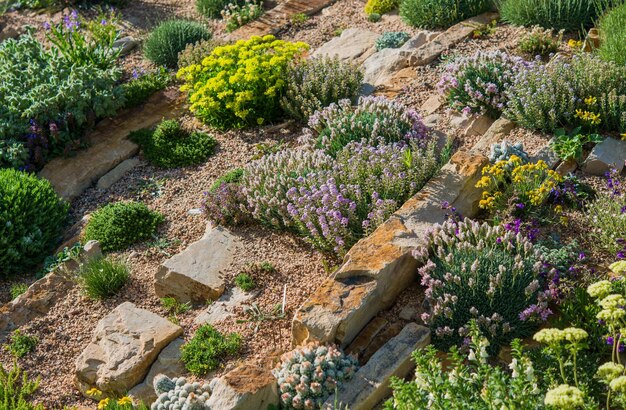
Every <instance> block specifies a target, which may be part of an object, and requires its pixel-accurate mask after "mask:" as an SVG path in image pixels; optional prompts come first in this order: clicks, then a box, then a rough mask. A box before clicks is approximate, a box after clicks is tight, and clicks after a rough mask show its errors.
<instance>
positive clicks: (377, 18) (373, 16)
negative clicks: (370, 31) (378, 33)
mask: <svg viewBox="0 0 626 410" xmlns="http://www.w3.org/2000/svg"><path fill="white" fill-rule="evenodd" d="M381 19H382V16H381V15H380V14H378V13H372V14H369V15H368V16H367V21H369V22H370V23H378V22H379V21H380V20H381Z"/></svg>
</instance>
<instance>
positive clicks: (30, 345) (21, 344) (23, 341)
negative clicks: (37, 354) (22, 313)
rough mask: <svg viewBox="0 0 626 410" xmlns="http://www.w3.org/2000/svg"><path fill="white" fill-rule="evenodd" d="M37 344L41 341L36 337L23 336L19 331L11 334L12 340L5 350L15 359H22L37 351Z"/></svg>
mask: <svg viewBox="0 0 626 410" xmlns="http://www.w3.org/2000/svg"><path fill="white" fill-rule="evenodd" d="M37 343H39V340H38V339H37V338H36V337H35V336H29V335H23V334H22V332H21V331H20V330H19V329H18V330H16V331H15V332H13V333H12V334H11V340H10V342H9V343H8V344H7V345H6V346H5V349H6V350H7V351H8V352H9V353H11V354H12V355H13V356H14V357H15V358H17V359H21V358H22V357H24V356H26V355H27V354H28V353H30V352H32V351H33V350H35V347H37Z"/></svg>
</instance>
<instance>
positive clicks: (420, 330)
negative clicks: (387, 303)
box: [322, 323, 430, 410]
mask: <svg viewBox="0 0 626 410" xmlns="http://www.w3.org/2000/svg"><path fill="white" fill-rule="evenodd" d="M428 344H430V330H429V329H428V328H426V327H424V326H420V325H418V324H416V323H409V324H408V325H406V326H405V327H404V329H402V331H401V332H400V334H398V335H397V336H396V337H394V338H393V339H391V340H390V341H388V342H387V343H386V344H385V345H383V347H382V348H380V350H378V351H377V352H376V353H375V354H374V355H373V356H372V357H371V358H370V360H369V361H368V362H367V364H366V365H365V366H363V367H361V368H360V369H359V370H358V371H357V372H356V374H355V375H354V377H353V378H352V379H351V380H349V381H348V382H346V383H344V384H342V385H341V386H340V387H339V390H338V391H337V394H333V395H331V396H330V397H329V398H328V400H326V402H325V403H324V405H323V407H322V408H323V409H334V408H335V407H334V403H335V402H337V403H339V405H340V408H344V407H345V408H349V409H350V410H370V409H373V408H375V406H376V405H377V404H378V403H379V402H380V401H381V400H383V399H384V398H386V397H387V396H389V394H390V393H391V387H390V386H389V380H390V379H391V378H392V377H400V378H403V377H406V376H407V375H408V374H409V373H410V372H411V370H412V369H413V368H414V365H413V362H412V361H411V354H412V353H413V352H414V351H415V350H417V349H419V348H422V347H425V346H427V345H428Z"/></svg>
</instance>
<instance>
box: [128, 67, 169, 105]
mask: <svg viewBox="0 0 626 410" xmlns="http://www.w3.org/2000/svg"><path fill="white" fill-rule="evenodd" d="M171 81H172V77H171V75H170V73H169V72H168V71H167V70H166V69H165V68H163V67H161V68H159V69H157V70H155V71H153V72H151V73H147V74H143V75H142V74H136V76H133V78H132V79H131V80H130V81H128V82H127V83H124V84H122V91H123V93H124V108H131V107H135V106H137V105H139V104H141V103H143V102H145V101H146V100H148V98H150V96H151V95H152V94H154V93H155V92H157V91H159V90H163V89H164V88H165V87H167V86H168V84H169V83H170V82H171Z"/></svg>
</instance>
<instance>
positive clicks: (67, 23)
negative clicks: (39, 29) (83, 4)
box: [48, 10, 80, 32]
mask: <svg viewBox="0 0 626 410" xmlns="http://www.w3.org/2000/svg"><path fill="white" fill-rule="evenodd" d="M63 26H64V27H65V29H66V30H68V31H71V32H73V31H76V30H78V29H79V28H80V19H79V18H78V12H77V11H76V10H72V12H71V13H70V14H66V15H65V16H63ZM48 28H50V24H48Z"/></svg>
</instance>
